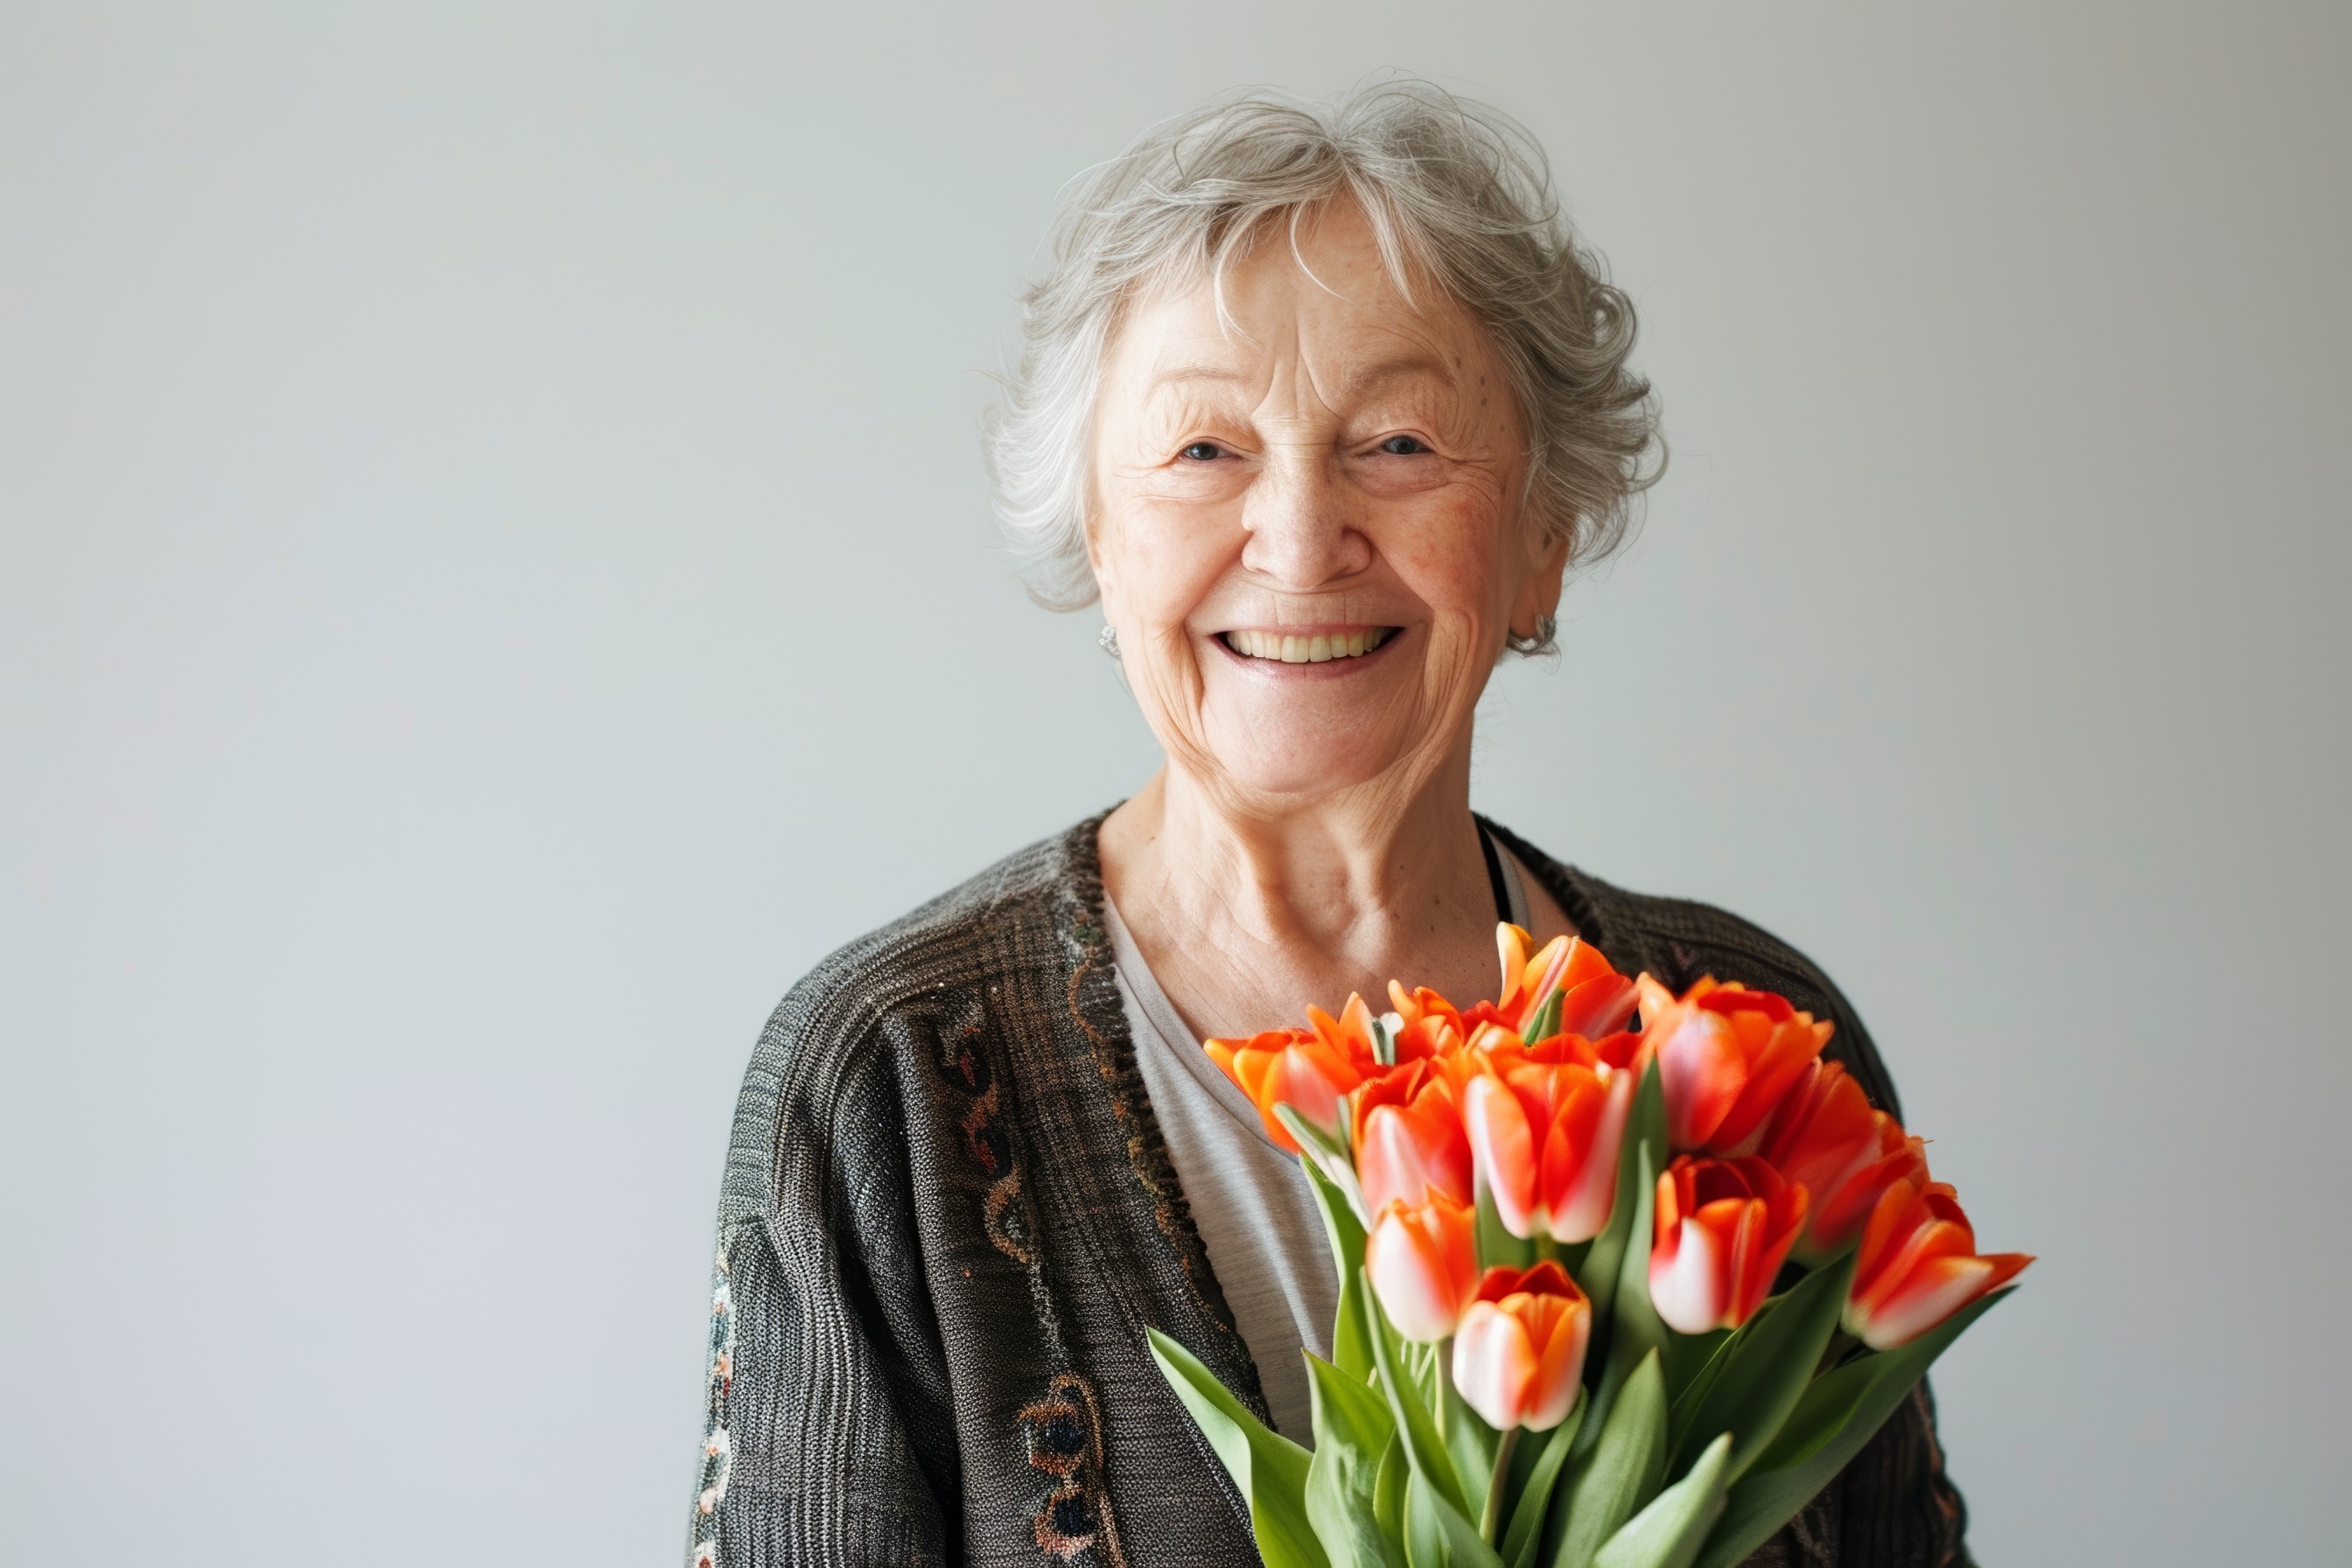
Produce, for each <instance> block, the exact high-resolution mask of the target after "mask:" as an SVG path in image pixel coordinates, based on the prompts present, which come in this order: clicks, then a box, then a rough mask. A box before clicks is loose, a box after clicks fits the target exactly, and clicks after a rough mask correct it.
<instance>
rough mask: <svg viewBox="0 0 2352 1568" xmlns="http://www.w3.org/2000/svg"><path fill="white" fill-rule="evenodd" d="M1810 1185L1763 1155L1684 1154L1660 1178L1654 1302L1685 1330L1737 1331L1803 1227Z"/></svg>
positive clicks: (1652, 1277)
mask: <svg viewBox="0 0 2352 1568" xmlns="http://www.w3.org/2000/svg"><path fill="white" fill-rule="evenodd" d="M1805 1206H1806V1205H1805V1189H1804V1188H1802V1187H1799V1186H1791V1185H1790V1184H1788V1183H1787V1182H1785V1181H1783V1180H1782V1179H1781V1177H1780V1173H1779V1172H1777V1171H1775V1170H1774V1169H1772V1167H1771V1166H1770V1165H1769V1164H1768V1163H1765V1162H1764V1161H1762V1160H1759V1159H1755V1158H1752V1157H1750V1158H1748V1159H1741V1160H1706V1159H1693V1158H1691V1157H1690V1156H1688V1155H1684V1156H1682V1157H1680V1158H1678V1159H1676V1160H1675V1163H1673V1164H1672V1165H1669V1166H1668V1167H1666V1170H1665V1172H1664V1174H1662V1175H1660V1176H1659V1177H1658V1197H1657V1228H1656V1231H1655V1233H1654V1234H1655V1239H1654V1242H1653V1243H1652V1246H1651V1248H1650V1304H1651V1306H1653V1307H1654V1308H1655V1309H1656V1310H1657V1314H1658V1317H1659V1318H1660V1319H1661V1320H1662V1321H1664V1323H1665V1325H1666V1327H1668V1328H1670V1329H1672V1330H1674V1331H1675V1332H1676V1333H1680V1334H1703V1333H1706V1332H1708V1331H1711V1330H1714V1329H1736V1328H1738V1326H1739V1325H1740V1324H1742V1323H1744V1322H1746V1321H1748V1318H1749V1317H1750V1316H1752V1315H1753V1314H1754V1312H1755V1310H1756V1309H1757V1308H1758V1307H1759V1306H1761V1305H1763V1303H1764V1298H1765V1297H1766V1296H1767V1295H1768V1294H1769V1293H1770V1291H1771V1289H1772V1279H1773V1276H1775V1275H1777V1274H1778V1273H1780V1265H1781V1263H1782V1262H1783V1261H1785V1260H1786V1259H1787V1258H1788V1256H1789V1248H1790V1246H1791V1245H1793V1244H1794V1243H1795V1241H1796V1239H1797V1233H1798V1232H1799V1231H1800V1230H1801V1229H1802V1228H1803V1227H1804V1222H1805Z"/></svg>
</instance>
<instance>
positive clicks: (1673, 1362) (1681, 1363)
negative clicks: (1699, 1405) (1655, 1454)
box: [1665, 1302, 1770, 1468]
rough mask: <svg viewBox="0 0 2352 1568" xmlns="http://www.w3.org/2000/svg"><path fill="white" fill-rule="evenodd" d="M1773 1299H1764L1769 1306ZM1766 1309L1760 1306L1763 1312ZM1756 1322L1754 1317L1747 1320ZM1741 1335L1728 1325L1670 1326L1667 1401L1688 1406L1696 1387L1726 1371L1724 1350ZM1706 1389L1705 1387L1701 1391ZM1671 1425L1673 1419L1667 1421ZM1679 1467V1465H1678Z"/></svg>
mask: <svg viewBox="0 0 2352 1568" xmlns="http://www.w3.org/2000/svg"><path fill="white" fill-rule="evenodd" d="M1769 1305H1770V1303H1769V1302H1767V1303H1765V1306H1769ZM1763 1310H1764V1309H1763V1308H1762V1307H1759V1309H1758V1316H1761V1315H1762V1313H1763ZM1748 1321H1749V1322H1751V1323H1752V1322H1754V1321H1756V1319H1755V1318H1750V1319H1748ZM1736 1338H1738V1335H1736V1334H1734V1333H1733V1332H1732V1331H1730V1330H1729V1329H1713V1330H1710V1331H1707V1332H1706V1333H1703V1334H1678V1333H1675V1332H1674V1331H1671V1330H1669V1331H1667V1334H1666V1354H1665V1373H1666V1402H1667V1404H1668V1405H1669V1406H1670V1407H1671V1408H1674V1409H1683V1408H1685V1404H1684V1401H1685V1400H1686V1399H1695V1398H1696V1397H1698V1395H1697V1394H1693V1393H1692V1390H1693V1389H1696V1388H1699V1386H1700V1385H1701V1384H1712V1383H1713V1382H1714V1381H1715V1379H1716V1377H1717V1374H1719V1373H1721V1372H1722V1371H1723V1366H1724V1351H1725V1350H1726V1348H1727V1347H1728V1346H1729V1345H1730V1343H1731V1342H1732V1341H1733V1340H1734V1339H1736ZM1702 1392H1703V1391H1702ZM1668 1425H1669V1427H1670V1428H1671V1427H1672V1423H1671V1421H1670V1422H1669V1423H1668ZM1677 1468H1679V1467H1677Z"/></svg>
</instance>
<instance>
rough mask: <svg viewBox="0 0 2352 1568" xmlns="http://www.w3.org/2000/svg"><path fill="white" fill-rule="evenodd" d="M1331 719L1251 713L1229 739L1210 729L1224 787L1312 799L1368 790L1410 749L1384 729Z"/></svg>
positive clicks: (1321, 715) (1318, 715)
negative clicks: (1365, 786)
mask: <svg viewBox="0 0 2352 1568" xmlns="http://www.w3.org/2000/svg"><path fill="white" fill-rule="evenodd" d="M1333 717H1334V716H1333V715H1330V714H1328V713H1298V712H1288V713H1286V712H1282V711H1278V710H1277V711H1274V712H1265V711H1257V712H1253V713H1251V714H1250V715H1249V716H1248V719H1247V720H1246V721H1244V722H1242V723H1238V724H1235V725H1234V726H1232V728H1231V730H1230V731H1228V732H1227V733H1224V734H1216V733H1215V732H1214V731H1215V729H1216V728H1223V726H1215V727H1213V730H1212V738H1211V741H1210V745H1209V748H1208V750H1209V754H1210V755H1211V756H1213V757H1214V758H1215V759H1216V763H1215V765H1216V770H1217V773H1218V774H1219V776H1220V777H1221V778H1222V779H1223V782H1224V783H1226V784H1228V785H1230V786H1231V787H1233V788H1234V789H1236V790H1239V791H1241V792H1242V793H1244V794H1246V795H1286V796H1291V797H1295V798H1312V797H1316V796H1320V795H1335V794H1338V793H1339V792H1340V791H1342V790H1347V789H1352V788H1354V787H1355V786H1357V785H1359V784H1370V782H1371V781H1373V780H1374V779H1377V778H1379V777H1380V776H1381V774H1383V773H1388V772H1390V771H1391V769H1392V768H1394V767H1395V765H1396V764H1397V763H1398V762H1399V761H1401V760H1402V758H1403V757H1404V755H1405V754H1406V753H1407V752H1411V751H1412V750H1413V749H1414V748H1413V746H1412V743H1411V741H1410V738H1408V737H1402V736H1391V735H1388V734H1386V733H1384V732H1383V731H1384V730H1385V729H1386V726H1384V725H1381V724H1379V723H1377V722H1368V723H1364V724H1349V723H1346V722H1344V721H1341V722H1333ZM1368 717H1370V716H1368Z"/></svg>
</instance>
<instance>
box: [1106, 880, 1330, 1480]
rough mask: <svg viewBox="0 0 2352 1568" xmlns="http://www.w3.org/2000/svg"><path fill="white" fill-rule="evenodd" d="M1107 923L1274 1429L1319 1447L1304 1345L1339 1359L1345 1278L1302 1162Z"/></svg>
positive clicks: (1124, 995)
mask: <svg viewBox="0 0 2352 1568" xmlns="http://www.w3.org/2000/svg"><path fill="white" fill-rule="evenodd" d="M1103 923H1104V924H1105V925H1106V926H1108V927H1109V928H1110V951H1111V956H1112V958H1113V960H1114V961H1115V962H1116V963H1117V964H1118V999H1119V1001H1120V1002H1121V1004H1123V1005H1125V1007H1126V1009H1127V1026H1128V1031H1129V1033H1130V1034H1132V1035H1133V1036H1134V1037H1135V1065H1136V1068H1137V1070H1138V1071H1139V1072H1141V1073H1142V1074H1143V1088H1144V1092H1145V1093H1147V1094H1149V1095H1150V1097H1151V1110H1152V1114H1153V1115H1154V1116H1155V1117H1157V1118H1158V1120H1159V1122H1160V1135H1161V1136H1162V1137H1163V1138H1165V1139H1166V1140H1167V1142H1168V1160H1169V1163H1171V1164H1172V1165H1174V1166H1175V1167H1176V1180H1177V1181H1178V1183H1180V1184H1181V1185H1182V1187H1183V1189H1184V1201H1185V1202H1186V1203H1187V1204H1189V1205H1191V1207H1192V1223H1193V1224H1194V1225H1195V1226H1199V1227H1200V1231H1201V1245H1202V1247H1205V1248H1207V1250H1208V1254H1209V1267H1210V1268H1213V1269H1215V1270H1216V1274H1217V1283H1218V1284H1220V1285H1222V1286H1223V1288H1224V1292H1225V1304H1226V1305H1227V1306H1228V1307H1231V1308H1232V1309H1233V1313H1234V1327H1235V1328H1237V1329H1239V1330H1240V1331H1241V1336H1242V1342H1243V1343H1244V1344H1245V1345H1247V1346H1249V1351H1250V1356H1251V1358H1252V1359H1253V1360H1255V1362H1256V1363H1257V1376H1258V1384H1259V1386H1260V1387H1262V1388H1263V1389H1264V1390H1265V1403H1266V1407H1267V1408H1268V1409H1269V1410H1271V1411H1272V1412H1273V1413H1274V1426H1275V1430H1276V1431H1278V1432H1280V1433H1281V1434H1282V1435H1283V1436H1286V1437H1288V1438H1291V1439H1293V1440H1294V1441H1297V1442H1300V1443H1308V1444H1311V1443H1312V1442H1313V1441H1314V1440H1315V1437H1314V1432H1315V1427H1314V1420H1313V1409H1314V1407H1313V1405H1311V1403H1310V1402H1309V1400H1310V1396H1309V1394H1308V1393H1307V1363H1306V1362H1305V1361H1304V1360H1303V1359H1301V1357H1300V1356H1299V1353H1298V1352H1299V1349H1300V1347H1302V1346H1304V1347H1305V1348H1306V1349H1307V1350H1311V1351H1313V1352H1315V1353H1316V1354H1317V1355H1319V1356H1325V1357H1328V1356H1329V1355H1330V1353H1331V1320H1332V1318H1333V1317H1334V1316H1335V1315H1336V1314H1337V1313H1338V1311H1339V1271H1338V1269H1337V1268H1335V1267H1334V1265H1333V1264H1332V1261H1331V1243H1330V1241H1329V1240H1328V1238H1327V1237H1325V1236H1324V1233H1323V1216H1322V1214H1321V1213H1320V1212H1319V1211H1318V1209H1317V1208H1316V1206H1315V1194H1314V1191H1313V1190H1312V1189H1311V1188H1310V1187H1309V1186H1308V1185H1307V1173H1305V1172H1304V1171H1301V1170H1300V1169H1299V1168H1298V1158H1297V1155H1295V1154H1286V1153H1284V1152H1282V1151H1281V1150H1280V1149H1278V1148H1276V1146H1275V1142H1274V1140H1273V1139H1271V1138H1268V1137H1267V1136H1266V1135H1265V1125H1264V1124H1263V1123H1262V1122H1260V1121H1258V1115H1257V1109H1256V1107H1255V1106H1253V1105H1251V1104H1250V1102H1249V1097H1248V1096H1246V1095H1244V1094H1243V1093H1242V1091H1241V1090H1240V1089H1236V1088H1234V1084H1233V1081H1232V1080H1231V1079H1228V1078H1226V1077H1225V1075H1224V1074H1223V1073H1222V1072H1220V1071H1218V1070H1217V1064H1216V1063H1215V1062H1213V1061H1211V1060H1210V1059H1209V1053H1208V1052H1206V1051H1204V1050H1202V1048H1201V1042H1200V1041H1199V1040H1197V1039H1195V1038H1194V1037H1193V1036H1192V1030H1191V1029H1189V1028H1187V1027H1186V1026H1185V1024H1184V1020H1183V1019H1182V1018H1181V1016H1178V1015H1177V1012H1176V1009H1175V1006H1174V1005H1172V1004H1171V1003H1170V1002H1169V1000H1168V995H1167V993H1165V992H1163V991H1161V990H1160V982H1158V981H1157V980H1154V979H1153V978H1152V977H1151V971H1150V968H1149V967H1148V966H1147V965H1146V964H1145V963H1144V962H1143V955H1142V954H1141V953H1140V952H1137V951H1136V947H1135V939H1134V938H1133V937H1131V936H1129V934H1128V931H1127V922H1126V921H1122V920H1120V919H1119V918H1118V910H1117V909H1116V908H1115V907H1113V906H1112V904H1111V901H1110V900H1108V899H1105V900H1103Z"/></svg>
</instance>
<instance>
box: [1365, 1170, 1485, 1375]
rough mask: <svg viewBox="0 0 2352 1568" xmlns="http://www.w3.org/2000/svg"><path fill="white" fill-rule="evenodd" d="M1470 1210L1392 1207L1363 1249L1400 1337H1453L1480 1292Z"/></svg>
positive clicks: (1445, 1205) (1443, 1203)
mask: <svg viewBox="0 0 2352 1568" xmlns="http://www.w3.org/2000/svg"><path fill="white" fill-rule="evenodd" d="M1473 1223H1474V1222H1473V1218H1472V1215H1471V1212H1470V1210H1468V1209H1466V1208H1465V1207H1463V1206H1462V1205H1460V1204H1456V1203H1450V1202H1448V1201H1447V1200H1445V1199H1444V1198H1433V1199H1431V1200H1430V1201H1429V1202H1428V1203H1426V1204H1423V1205H1420V1206H1419V1207H1417V1208H1409V1207H1407V1206H1406V1205H1403V1204H1402V1203H1393V1202H1392V1203H1391V1204H1390V1205H1389V1206H1388V1207H1387V1208H1386V1209H1385V1210H1383V1211H1382V1212H1381V1216H1380V1219H1379V1222H1378V1223H1377V1224H1376V1225H1375V1226H1373V1228H1372V1233H1371V1235H1370V1237H1368V1238H1367V1239H1366V1240H1365V1243H1364V1269H1365V1272H1366V1273H1367V1274H1369V1275H1370V1277H1371V1281H1372V1290H1373V1293H1374V1294H1376V1295H1377V1296H1379V1298H1380V1302H1381V1310H1383V1311H1385V1312H1387V1314H1388V1317H1389V1321H1390V1322H1391V1323H1392V1324H1394V1325H1395V1327H1396V1331H1397V1332H1398V1333H1400V1334H1402V1335H1403V1336H1404V1337H1405V1338H1406V1339H1409V1340H1412V1341H1415V1342H1421V1343H1429V1342H1434V1341H1437V1340H1442V1339H1444V1338H1445V1337H1446V1335H1448V1334H1450V1333H1452V1332H1453V1331H1454V1325H1455V1324H1457V1323H1459V1322H1460V1321H1461V1319H1462V1313H1463V1311H1464V1310H1465V1309H1466V1308H1467V1307H1468V1306H1469V1305H1470V1302H1471V1300H1472V1299H1473V1295H1474V1293H1475V1291H1476V1289H1477V1287H1478V1257H1477V1250H1476V1245H1475V1241H1474V1239H1473V1237H1472V1226H1473Z"/></svg>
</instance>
